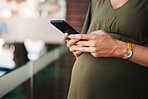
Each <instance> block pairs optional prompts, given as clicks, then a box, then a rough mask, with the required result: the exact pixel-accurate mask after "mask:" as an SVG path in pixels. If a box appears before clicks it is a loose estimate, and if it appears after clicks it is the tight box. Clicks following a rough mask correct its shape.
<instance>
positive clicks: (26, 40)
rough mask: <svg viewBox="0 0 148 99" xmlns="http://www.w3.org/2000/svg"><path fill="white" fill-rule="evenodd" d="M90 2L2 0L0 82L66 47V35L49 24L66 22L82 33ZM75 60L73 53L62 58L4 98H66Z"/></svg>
mask: <svg viewBox="0 0 148 99" xmlns="http://www.w3.org/2000/svg"><path fill="white" fill-rule="evenodd" d="M90 1H91V0H0V79H2V78H4V77H5V76H6V75H8V74H10V73H11V72H13V71H15V70H17V69H19V68H21V67H23V66H24V65H25V64H27V63H28V62H30V61H38V60H39V59H41V58H42V57H46V56H47V54H48V53H49V52H51V51H54V50H55V49H56V48H58V47H60V46H63V45H65V42H64V41H63V39H62V35H63V34H62V33H61V32H60V31H59V30H57V29H56V28H55V27H53V26H52V25H51V24H50V23H49V21H50V20H52V19H63V20H66V21H67V22H68V23H69V24H70V25H72V26H73V27H74V28H75V29H76V30H78V31H81V29H82V26H83V22H84V19H85V15H86V11H87V8H88V5H89V3H90ZM55 53H56V55H58V54H59V53H60V50H58V51H56V52H55ZM50 58H51V59H52V58H53V56H50ZM48 60H50V59H48V58H47V59H46V61H48ZM74 61H75V58H74V57H73V55H72V54H71V53H70V52H66V53H64V54H63V55H61V56H60V55H59V57H58V58H57V59H56V60H54V61H53V62H52V63H50V64H48V65H47V66H45V67H44V68H42V69H41V70H40V71H38V72H37V73H36V74H35V75H34V76H33V77H31V78H29V79H28V80H26V81H25V82H23V83H22V84H21V85H19V86H17V88H15V89H13V90H12V91H10V92H8V93H7V94H5V95H4V96H3V97H1V99H66V97H67V93H68V89H69V83H70V75H71V70H72V66H73V63H74ZM40 64H42V62H40ZM18 75H19V74H18ZM11 79H13V80H15V79H17V78H16V77H14V78H11ZM0 83H1V82H0ZM6 83H9V84H11V82H6ZM12 86H13V85H12ZM0 95H1V93H0Z"/></svg>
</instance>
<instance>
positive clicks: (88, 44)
mask: <svg viewBox="0 0 148 99" xmlns="http://www.w3.org/2000/svg"><path fill="white" fill-rule="evenodd" d="M68 38H70V39H72V40H74V39H77V40H80V39H81V41H77V42H75V43H76V45H77V46H71V47H70V49H71V51H72V52H73V51H81V52H90V53H91V54H92V55H93V56H94V57H123V56H122V53H123V51H124V50H125V49H126V43H124V42H121V41H119V40H116V39H114V38H112V37H111V36H110V35H109V34H107V33H106V32H105V31H104V30H97V31H94V32H91V33H90V34H73V35H69V36H68ZM82 40H84V41H82Z"/></svg>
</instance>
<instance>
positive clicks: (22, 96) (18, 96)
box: [1, 80, 33, 99]
mask: <svg viewBox="0 0 148 99" xmlns="http://www.w3.org/2000/svg"><path fill="white" fill-rule="evenodd" d="M31 94H32V93H31V88H30V80H28V81H26V82H24V83H23V84H22V85H20V86H19V87H17V88H16V89H14V90H12V91H11V92H9V93H8V94H6V95H5V96H4V97H2V98H1V99H33V98H31Z"/></svg>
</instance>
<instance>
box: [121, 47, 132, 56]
mask: <svg viewBox="0 0 148 99" xmlns="http://www.w3.org/2000/svg"><path fill="white" fill-rule="evenodd" d="M132 55H133V52H132V50H130V49H126V50H125V51H124V52H123V56H124V57H126V58H130V57H132Z"/></svg>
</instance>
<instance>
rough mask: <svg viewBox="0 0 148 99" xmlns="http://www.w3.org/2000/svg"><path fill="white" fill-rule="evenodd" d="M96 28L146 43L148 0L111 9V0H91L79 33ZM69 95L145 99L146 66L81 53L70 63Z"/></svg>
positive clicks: (147, 95) (147, 86) (76, 98)
mask: <svg viewBox="0 0 148 99" xmlns="http://www.w3.org/2000/svg"><path fill="white" fill-rule="evenodd" d="M96 30H105V31H106V32H107V33H119V34H122V35H124V36H127V37H129V38H132V39H134V40H136V41H138V42H140V43H141V45H143V46H147V47H148V1H147V0H128V2H126V3H125V4H124V5H123V6H121V7H120V8H117V9H116V10H114V9H113V8H112V7H111V4H110V0H92V2H91V4H90V7H89V9H88V12H87V15H86V19H85V23H84V26H83V29H82V33H87V34H89V33H90V32H92V31H96ZM112 37H113V38H116V39H119V40H122V37H116V36H115V35H112ZM123 41H124V40H123ZM141 57H142V56H141ZM68 99H148V68H145V67H144V66H140V65H138V64H136V63H133V62H131V61H128V60H123V59H121V58H114V57H107V58H95V57H93V56H92V55H91V54H90V53H83V54H82V55H80V56H79V58H78V59H77V60H76V62H75V64H74V66H73V70H72V76H71V84H70V88H69V93H68Z"/></svg>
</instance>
